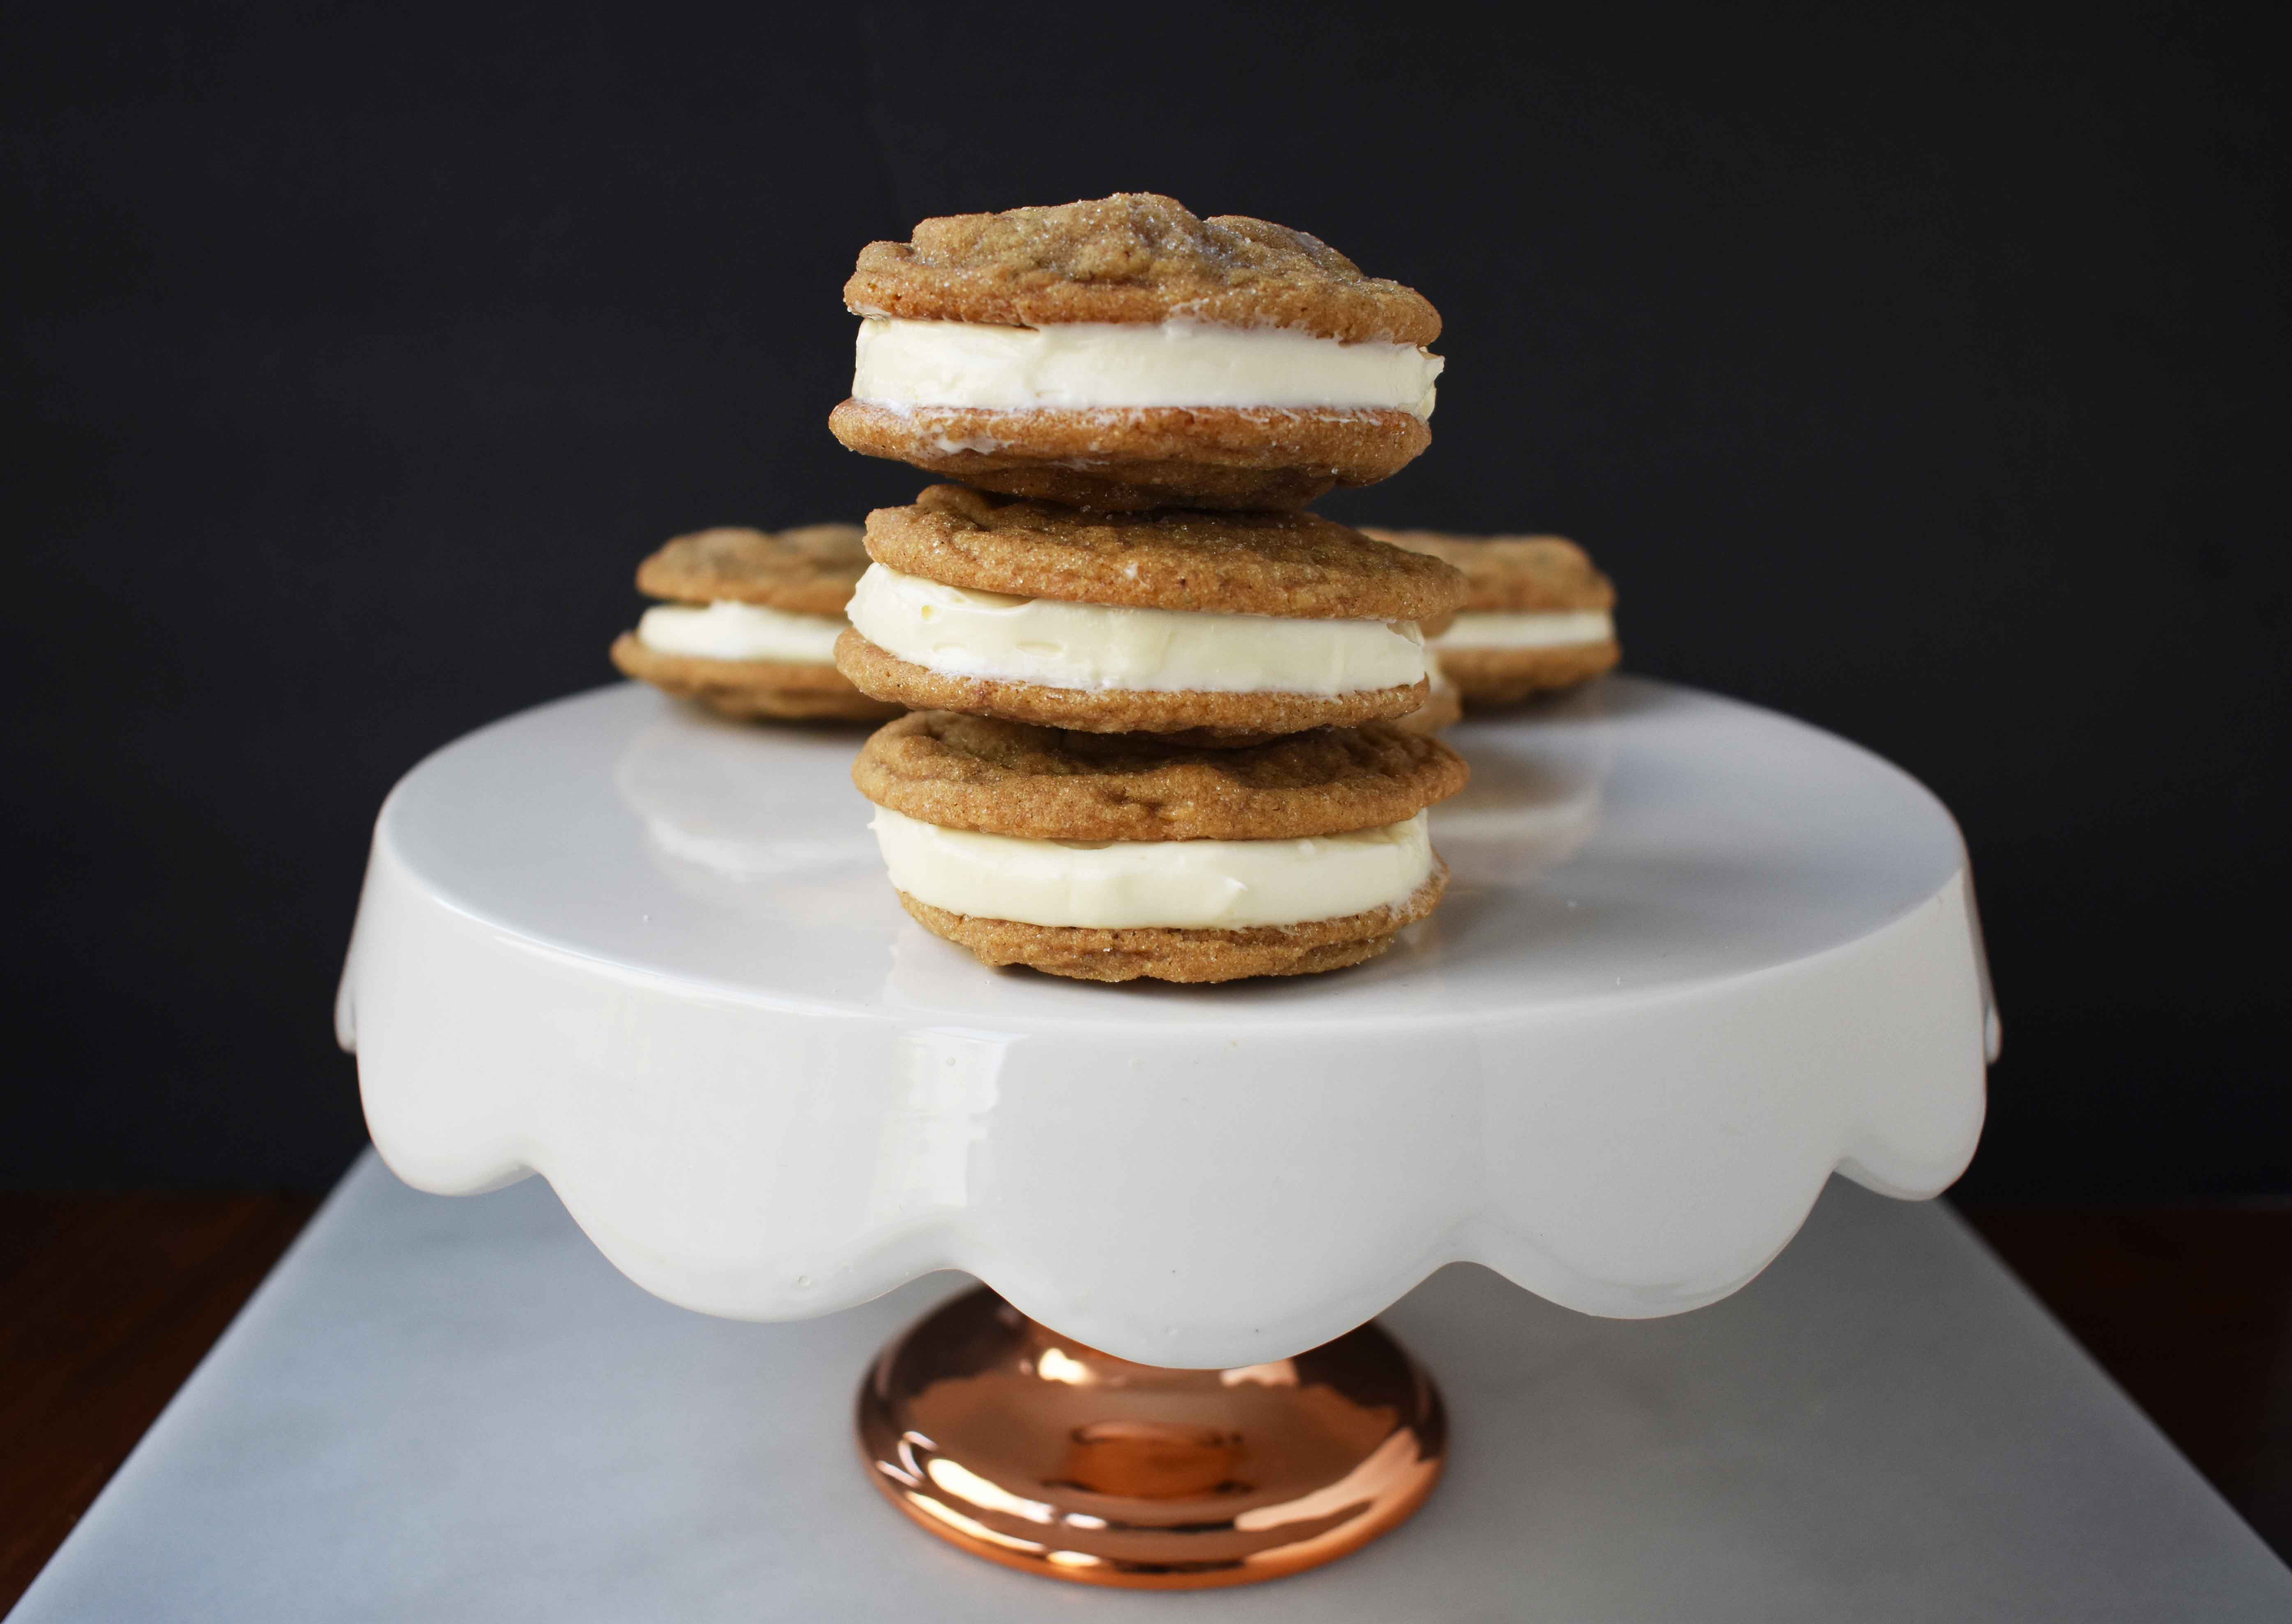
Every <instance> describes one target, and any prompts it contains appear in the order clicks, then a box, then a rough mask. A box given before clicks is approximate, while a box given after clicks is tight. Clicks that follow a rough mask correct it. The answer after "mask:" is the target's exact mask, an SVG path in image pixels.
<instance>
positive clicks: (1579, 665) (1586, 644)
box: [1362, 529, 1622, 707]
mask: <svg viewBox="0 0 2292 1624" xmlns="http://www.w3.org/2000/svg"><path fill="white" fill-rule="evenodd" d="M1362 533H1363V534H1365V535H1368V536H1373V537H1376V538H1377V539H1378V540H1380V541H1388V542H1391V543H1392V544H1393V545H1395V546H1400V547H1406V548H1408V549H1409V550H1410V551H1411V552H1415V553H1423V554H1424V555H1426V556H1428V557H1433V558H1438V559H1441V560H1444V561H1445V562H1449V563H1450V564H1453V565H1455V566H1456V567H1457V570H1460V571H1462V572H1463V574H1464V577H1465V583H1466V586H1465V598H1464V601H1463V602H1462V603H1461V604H1460V605H1459V606H1458V613H1457V619H1456V621H1455V622H1454V623H1453V624H1452V625H1451V626H1449V627H1447V628H1446V629H1445V630H1444V631H1443V633H1441V634H1440V635H1439V636H1437V638H1428V639H1427V642H1426V645H1425V646H1426V649H1427V650H1428V651H1429V652H1430V653H1432V654H1433V657H1434V658H1436V659H1437V660H1438V661H1439V664H1440V667H1441V674H1442V675H1444V676H1446V677H1447V678H1448V679H1449V681H1450V682H1452V683H1455V684H1456V685H1457V689H1458V690H1459V691H1461V692H1462V694H1463V696H1464V699H1465V704H1467V705H1469V706H1474V707H1479V706H1497V705H1512V704H1517V703H1519V702H1520V701H1521V700H1522V699H1533V698H1535V697H1536V696H1537V695H1539V694H1549V693H1557V692H1559V691H1562V690H1564V689H1569V688H1573V687H1576V686H1578V685H1579V684H1581V683H1587V682H1589V681H1591V680H1592V679H1593V678H1594V677H1595V676H1598V675H1601V674H1602V673H1603V672H1606V671H1610V670H1612V669H1613V668H1614V667H1615V665H1616V663H1617V661H1618V659H1620V658H1622V649H1621V647H1620V645H1619V644H1618V642H1617V641H1616V637H1615V632H1614V626H1613V624H1612V622H1610V623H1609V624H1608V626H1606V628H1605V634H1604V635H1601V636H1596V637H1594V638H1590V639H1587V640H1586V641H1583V642H1566V643H1559V644H1553V645H1547V646H1544V647H1506V646H1503V645H1502V644H1498V643H1481V642H1474V641H1473V640H1474V639H1475V638H1476V637H1485V636H1488V635H1489V632H1490V628H1491V627H1500V626H1501V624H1502V622H1501V620H1500V619H1496V618H1497V617H1506V616H1515V615H1517V616H1537V615H1565V614H1585V613H1590V614H1598V615H1602V616H1611V615H1612V614H1613V612H1614V610H1615V606H1616V588H1615V586H1614V584H1613V583H1612V582H1610V580H1609V579H1608V578H1607V577H1606V576H1604V575H1602V574H1601V573H1600V571H1599V570H1597V569H1595V568H1594V567H1593V563H1592V561H1591V558H1590V557H1589V556H1588V555H1587V554H1586V553H1585V551H1584V549H1583V548H1581V547H1579V546H1578V545H1576V544H1575V543H1574V542H1572V541H1570V540H1568V539H1566V538H1565V537H1559V536H1489V537H1470V536H1450V535H1445V534H1442V533H1441V532H1439V531H1434V530H1383V529H1365V530H1364V531H1363V532H1362Z"/></svg>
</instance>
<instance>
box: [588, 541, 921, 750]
mask: <svg viewBox="0 0 2292 1624" xmlns="http://www.w3.org/2000/svg"><path fill="white" fill-rule="evenodd" d="M867 568H868V553H867V549H866V547H865V546H864V545H862V544H861V540H860V527H859V526H858V525H856V524H813V525H806V526H803V528H801V529H793V530H781V531H779V533H778V534H771V533H768V532H766V531H763V530H746V529H714V530H701V531H698V532H697V533H695V534H693V535H690V536H679V537H676V538H675V539H674V540H673V541H671V542H669V543H668V545H666V546H664V547H662V548H661V549H660V551H659V552H658V553H654V554H653V555H652V556H651V557H650V558H648V559H646V560H645V561H644V562H643V563H642V564H640V565H638V566H637V590H638V591H640V592H642V593H643V594H645V595H646V596H648V597H653V598H663V599H666V600H667V602H663V603H659V604H656V605H655V606H654V607H652V608H651V609H649V610H646V611H645V613H644V617H643V618H642V619H641V620H639V621H638V622H637V627H636V630H634V631H633V632H624V633H623V634H621V635H620V637H619V638H618V639H617V641H616V642H614V644H613V649H612V655H613V664H614V665H616V666H617V667H620V669H621V671H622V673H623V675H627V676H633V677H635V678H637V679H639V680H640V681H642V682H647V683H651V684H653V686H655V687H656V688H660V689H665V690H666V691H668V692H670V693H673V694H675V695H676V696H677V697H678V698H680V699H698V700H700V701H701V702H702V703H704V704H706V705H709V706H713V707H714V708H716V709H717V710H720V711H722V712H723V713H724V714H725V715H729V716H739V717H770V718H774V719H778V720H829V721H845V722H881V721H882V720H884V718H885V717H886V716H896V715H899V714H900V707H898V706H897V705H892V704H888V703H886V702H885V701H884V700H882V699H870V698H868V696H867V695H866V694H864V693H861V692H860V691H859V690H858V689H857V688H855V687H853V686H852V685H851V679H850V678H848V677H846V676H845V675H843V673H842V672H840V671H838V670H837V669H836V668H835V640H836V638H837V637H838V636H840V635H841V634H843V631H844V629H845V628H846V627H847V626H849V625H850V624H851V623H850V622H849V621H848V620H846V619H845V618H844V616H843V609H844V605H845V603H846V602H849V601H850V599H851V589H852V587H853V586H856V585H857V584H858V583H859V580H860V574H861V572H862V571H864V570H866V569H867Z"/></svg>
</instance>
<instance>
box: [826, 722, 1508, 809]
mask: <svg viewBox="0 0 2292 1624" xmlns="http://www.w3.org/2000/svg"><path fill="white" fill-rule="evenodd" d="M1469 776H1470V774H1469V772H1468V770H1467V769H1466V767H1465V762H1464V758H1463V757H1462V756H1460V755H1457V753H1456V752H1455V751H1454V750H1452V749H1450V748H1449V747H1448V746H1447V745H1445V744H1442V743H1441V741H1440V740H1439V739H1429V738H1424V737H1422V736H1420V735H1418V734H1416V733H1411V732H1407V731H1403V730H1401V729H1400V728H1399V727H1396V726H1394V725H1392V724H1391V723H1382V722H1372V723H1368V724H1367V725H1366V726H1362V727H1358V728H1315V729H1313V730H1312V731H1310V732H1304V733H1295V734H1292V735H1291V736H1289V737H1288V738H1286V739H1275V740H1273V741H1272V742H1271V743H1268V744H1261V745H1251V746H1248V747H1245V748H1242V749H1236V750H1212V749H1198V748H1190V747H1186V746H1183V745H1175V744H1166V743H1160V742H1158V741H1156V740H1155V739H1151V738H1149V737H1147V736H1145V735H1142V734H1137V733H1073V732H1066V731H1061V730H1060V729H1057V728H1048V727H1032V726H1029V725H1028V724H1026V723H1019V722H1001V721H997V720H996V719H995V718H993V717H990V716H972V715H959V714H957V713H956V712H954V711H944V710H933V711H916V712H914V713H912V714H911V715H906V716H902V717H900V719H899V720H898V721H896V722H892V723H889V724H887V725H886V726H884V727H883V728H881V729H879V730H877V731H876V734H875V736H874V737H872V738H871V739H868V742H867V744H866V746H865V747H863V748H862V749H861V750H860V759H859V761H858V762H856V763H855V764H853V765H852V769H851V780H852V782H853V783H855V784H857V785H858V786H859V787H860V794H862V795H864V796H867V797H868V799H869V800H871V801H873V802H875V803H876V804H877V805H878V806H888V807H890V808H891V809H892V811H893V812H904V813H906V814H907V815H908V817H910V818H916V819H920V820H923V821H924V822H925V823H936V824H938V825H940V827H942V828H962V829H973V830H976V831H978V832H979V833H981V834H987V835H1010V836H1016V837H1018V838H1021V839H1028V840H1124V841H1128V840H1298V839H1303V838H1306V837H1307V836H1315V835H1341V834H1344V833H1347V832H1348V831H1350V830H1353V829H1363V828H1381V827H1383V826H1384V825H1385V824H1388V823H1399V822H1400V821H1401V820H1403V819H1407V818H1413V817H1415V816H1416V814H1417V813H1418V812H1422V811H1424V808H1426V807H1427V806H1430V805H1432V804H1433V803H1434V802H1436V801H1444V800H1446V799H1448V798H1449V796H1452V795H1455V794H1456V793H1457V791H1458V790H1460V789H1462V788H1464V787H1465V780H1466V778H1467V777H1469Z"/></svg>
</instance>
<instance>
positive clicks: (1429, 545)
mask: <svg viewBox="0 0 2292 1624" xmlns="http://www.w3.org/2000/svg"><path fill="white" fill-rule="evenodd" d="M1361 533H1362V534H1363V535H1365V536H1374V537H1376V539H1377V540H1379V541H1388V542H1391V543H1392V545H1394V546H1396V547H1406V548H1408V550H1409V551H1410V552H1412V553H1423V554H1424V555H1425V556H1427V557H1431V558H1438V559H1443V560H1446V561H1447V562H1449V563H1451V564H1454V565H1455V566H1456V567H1457V569H1458V570H1462V571H1463V572H1464V576H1465V583H1466V585H1465V597H1464V601H1463V602H1461V603H1459V604H1458V605H1457V608H1458V609H1460V610H1463V611H1464V612H1465V613H1466V614H1506V613H1513V614H1535V613H1539V612H1544V611H1554V612H1558V611H1562V610H1608V609H1613V608H1615V606H1616V588H1615V584H1614V583H1613V582H1611V581H1610V580H1609V579H1608V578H1607V577H1606V576H1604V575H1602V574H1601V573H1600V572H1599V570H1595V569H1594V568H1593V566H1592V560H1591V558H1590V556H1589V555H1588V554H1587V553H1585V551H1584V549H1583V548H1581V547H1579V546H1578V545H1576V544H1575V543H1574V542H1572V541H1570V540H1569V539H1568V538H1567V537H1563V536H1450V535H1446V534H1443V533H1442V532H1441V531H1439V530H1381V529H1363V530H1362V532H1361Z"/></svg>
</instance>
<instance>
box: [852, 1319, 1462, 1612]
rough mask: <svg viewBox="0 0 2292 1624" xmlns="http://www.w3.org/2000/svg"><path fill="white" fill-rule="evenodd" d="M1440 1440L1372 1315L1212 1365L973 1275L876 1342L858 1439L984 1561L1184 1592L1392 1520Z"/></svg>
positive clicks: (905, 1499)
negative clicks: (1128, 1347)
mask: <svg viewBox="0 0 2292 1624" xmlns="http://www.w3.org/2000/svg"><path fill="white" fill-rule="evenodd" d="M1447 1447H1448V1428H1447V1423H1446V1421H1445V1419H1444V1418H1443V1417H1442V1415H1441V1395H1440V1394H1438V1393H1436V1392H1435V1391H1433V1383H1432V1380H1431V1379H1430V1378H1428V1377H1427V1376H1426V1375H1425V1374H1424V1370H1423V1369H1421V1368H1420V1367H1419V1366H1418V1365H1417V1363H1416V1361H1415V1360H1413V1359H1411V1358H1410V1357H1409V1356H1408V1354H1407V1353H1403V1352H1402V1351H1401V1349H1400V1345H1399V1344H1398V1343H1396V1342H1394V1341H1393V1339H1392V1337H1388V1336H1386V1335H1385V1334H1384V1332H1383V1331H1382V1330H1379V1329H1377V1328H1376V1326H1374V1325H1364V1326H1362V1327H1361V1328H1360V1329H1358V1330H1354V1331H1351V1332H1348V1333H1347V1334H1346V1335H1344V1336H1342V1337H1338V1338H1337V1339H1336V1341H1335V1342H1331V1343H1328V1344H1327V1345H1324V1346H1321V1347H1318V1348H1315V1349H1313V1350H1312V1352H1311V1353H1300V1354H1298V1355H1297V1356H1296V1357H1295V1359H1284V1360H1280V1361H1277V1362H1275V1363H1272V1364H1262V1365H1247V1366H1244V1367H1243V1368H1241V1369H1233V1370H1170V1369H1162V1368H1161V1367H1159V1366H1158V1365H1142V1364H1132V1363H1131V1362H1130V1361H1128V1360H1126V1359H1117V1358H1114V1357H1113V1356H1112V1355H1110V1354H1107V1353H1100V1352H1098V1351H1097V1350H1096V1349H1094V1348H1090V1347H1085V1346H1084V1345H1082V1344H1080V1343H1078V1342H1076V1341H1074V1340H1073V1339H1072V1338H1070V1337H1061V1336H1060V1335H1059V1334H1058V1333H1057V1332H1056V1331H1054V1330H1051V1329H1048V1328H1047V1327H1045V1326H1041V1325H1037V1323H1035V1321H1032V1320H1029V1319H1028V1318H1027V1317H1026V1316H1025V1315H1024V1314H1022V1313H1020V1312H1019V1311H1018V1310H1017V1309H1015V1308H1013V1307H1012V1306H1011V1305H1009V1304H1008V1303H1005V1301H1004V1300H1003V1299H1002V1298H1001V1297H997V1296H996V1295H995V1294H994V1293H993V1292H992V1291H989V1290H987V1289H984V1288H981V1289H979V1290H977V1291H972V1292H969V1293H966V1294H965V1295H964V1296H962V1297H957V1298H956V1299H955V1300H954V1301H953V1302H951V1303H949V1304H948V1305H946V1306H945V1307H943V1308H940V1310H938V1311H937V1312H936V1313H932V1314H931V1315H930V1316H929V1317H928V1318H926V1319H924V1321H921V1322H920V1323H918V1324H916V1326H914V1327H913V1328H912V1329H909V1330H908V1332H907V1334H906V1335H905V1336H902V1337H900V1338H898V1339H897V1340H896V1341H894V1342H892V1344H891V1345H890V1346H888V1347H886V1348H885V1349H884V1353H883V1354H882V1356H881V1357H880V1358H878V1359H877V1360H876V1367H875V1369H873V1370H871V1371H869V1372H868V1380H867V1382H866V1383H865V1385H863V1386H861V1387H860V1455H861V1458H863V1459H864V1460H865V1461H866V1463H867V1466H868V1476H869V1477H870V1478H871V1479H872V1480H873V1481H874V1483H875V1484H876V1487H877V1488H878V1489H880V1490H882V1491H884V1496H885V1497H886V1498H887V1499H890V1500H891V1502H892V1504H893V1505H894V1506H897V1507H899V1508H900V1510H901V1511H904V1512H906V1513H907V1514H908V1515H909V1516H910V1517H913V1518H914V1519H915V1520H916V1522H917V1523H921V1524H923V1526H924V1527H925V1528H927V1529H929V1530H930V1531H932V1533H935V1534H937V1535H938V1536H939V1537H940V1539H945V1540H948V1542H949V1543H951V1544H954V1545H958V1546H961V1547H963V1548H964V1550H966V1551H969V1552H971V1553H972V1555H976V1556H984V1557H986V1558H987V1559H988V1560H989V1561H990V1562H999V1563H1003V1564H1004V1565H1005V1566H1006V1567H1013V1568H1022V1569H1024V1570H1026V1571H1029V1572H1032V1573H1042V1574H1046V1575H1048V1576H1050V1577H1052V1578H1053V1579H1067V1580H1077V1581H1078V1582H1080V1583H1083V1584H1089V1585H1120V1586H1126V1587H1129V1588H1134V1589H1157V1590H1190V1589H1200V1588H1207V1587H1209V1586H1213V1585H1247V1584H1253V1583H1255V1582H1256V1581H1257V1580H1264V1579H1279V1578H1281V1577H1282V1576H1284V1575H1285V1574H1289V1573H1295V1572H1300V1571H1303V1570H1304V1569H1306V1568H1311V1567H1319V1566H1320V1564H1321V1563H1325V1562H1333V1561H1335V1560H1336V1558H1337V1557H1339V1556H1342V1555H1345V1554H1346V1553H1347V1552H1348V1551H1352V1550H1355V1549H1358V1548H1359V1547H1361V1546H1363V1545H1366V1544H1368V1542H1369V1541H1370V1540H1371V1539H1376V1537H1377V1536H1378V1535H1379V1534H1382V1533H1385V1532H1387V1531H1391V1530H1392V1529H1393V1528H1396V1527H1398V1526H1399V1525H1400V1523H1402V1522H1404V1521H1405V1520H1407V1518H1408V1515H1409V1514H1410V1513H1411V1512H1413V1511H1415V1510H1416V1507H1418V1506H1420V1505H1422V1504H1423V1503H1424V1497H1425V1496H1426V1495H1427V1494H1428V1493H1430V1492H1431V1491H1432V1489H1433V1482H1434V1480H1435V1479H1437V1478H1438V1477H1439V1476H1440V1475H1441V1461H1442V1458H1443V1457H1444V1454H1445V1452H1446V1450H1447Z"/></svg>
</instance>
